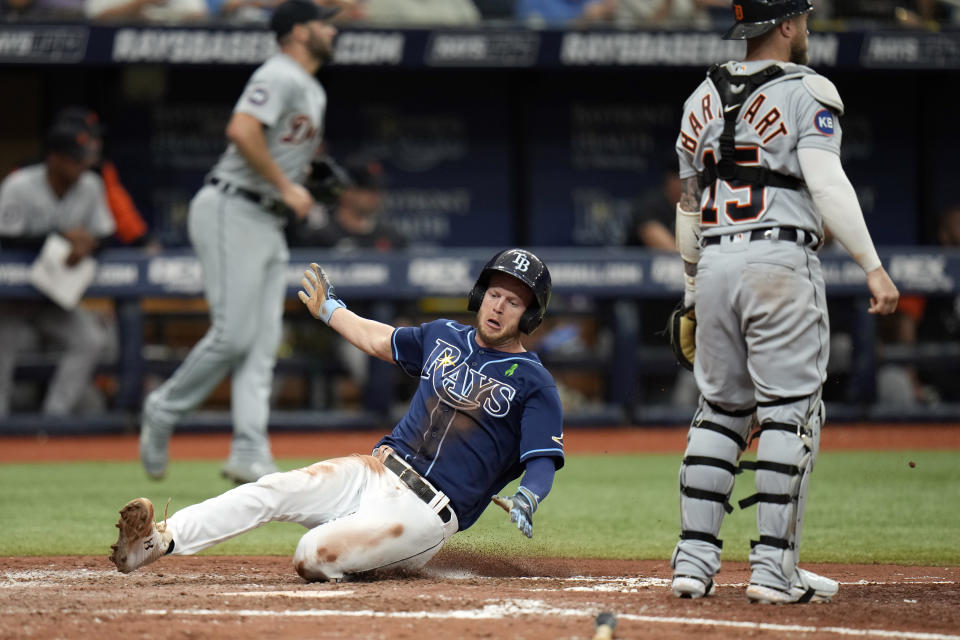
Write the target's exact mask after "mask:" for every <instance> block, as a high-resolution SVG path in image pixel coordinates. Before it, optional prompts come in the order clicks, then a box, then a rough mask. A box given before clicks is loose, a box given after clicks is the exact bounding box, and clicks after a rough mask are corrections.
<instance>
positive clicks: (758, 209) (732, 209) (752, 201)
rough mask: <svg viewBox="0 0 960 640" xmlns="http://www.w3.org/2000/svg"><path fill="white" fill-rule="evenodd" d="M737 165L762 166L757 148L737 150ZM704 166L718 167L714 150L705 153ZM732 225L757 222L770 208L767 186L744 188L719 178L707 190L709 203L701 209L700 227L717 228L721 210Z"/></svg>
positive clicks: (738, 148) (747, 185) (741, 185)
mask: <svg viewBox="0 0 960 640" xmlns="http://www.w3.org/2000/svg"><path fill="white" fill-rule="evenodd" d="M734 159H735V160H736V162H737V164H743V165H756V164H758V163H759V162H760V151H759V148H758V147H737V152H736V154H735V155H734ZM703 164H704V166H711V165H712V166H716V160H715V156H714V155H713V150H712V149H707V150H706V151H704V152H703ZM721 203H722V204H721ZM721 206H722V207H723V213H724V215H725V216H726V217H727V219H728V220H730V222H733V223H738V222H749V221H751V220H758V219H759V218H760V217H762V216H763V214H764V212H765V211H766V208H767V190H766V187H764V186H758V185H751V184H741V183H740V181H739V180H730V181H727V180H724V179H722V178H717V179H716V180H714V181H713V182H712V183H711V184H710V187H709V188H708V189H707V201H706V202H705V203H704V204H703V207H701V209H700V224H717V223H718V222H719V216H720V207H721Z"/></svg>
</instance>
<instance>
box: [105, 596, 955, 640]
mask: <svg viewBox="0 0 960 640" xmlns="http://www.w3.org/2000/svg"><path fill="white" fill-rule="evenodd" d="M95 614H96V615H98V616H101V615H102V616H110V615H114V616H116V615H134V614H135V615H148V616H170V615H174V616H196V617H250V618H255V617H260V618H269V617H289V618H325V617H330V618H334V617H347V618H400V619H420V620H493V619H502V618H508V617H519V616H531V615H536V616H566V617H571V618H588V619H592V618H593V617H594V615H595V612H590V611H585V610H583V609H563V608H557V607H552V606H550V605H548V604H547V603H546V602H544V601H542V600H514V601H508V602H501V603H494V604H487V605H485V606H483V607H481V608H479V609H454V610H450V611H374V610H371V609H365V610H353V611H343V610H336V609H305V610H285V611H270V610H264V609H233V610H230V609H147V610H142V611H128V610H104V611H98V612H95ZM617 618H618V619H620V620H630V621H636V622H646V623H653V624H665V625H697V626H701V627H726V628H733V629H747V630H754V631H777V632H785V633H804V634H816V633H829V634H835V635H842V636H854V637H862V638H904V639H906V640H960V636H958V635H950V634H944V633H928V632H921V631H893V630H887V629H857V628H852V627H815V626H810V625H795V624H776V623H771V622H750V621H740V620H721V619H715V618H687V617H680V616H648V615H640V614H632V613H620V614H617Z"/></svg>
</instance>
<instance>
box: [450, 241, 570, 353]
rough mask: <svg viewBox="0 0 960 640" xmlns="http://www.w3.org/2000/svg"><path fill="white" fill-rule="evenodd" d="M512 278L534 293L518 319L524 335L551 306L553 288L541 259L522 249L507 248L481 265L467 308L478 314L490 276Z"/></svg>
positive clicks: (530, 331)
mask: <svg viewBox="0 0 960 640" xmlns="http://www.w3.org/2000/svg"><path fill="white" fill-rule="evenodd" d="M497 271H499V272H501V273H506V274H507V275H511V276H513V277H514V278H516V279H517V280H519V281H520V282H522V283H523V284H525V285H527V286H528V287H530V290H531V291H533V302H531V303H530V306H529V307H527V310H526V311H524V312H523V315H522V316H520V325H519V326H520V331H523V332H524V333H526V334H530V333H533V332H534V331H535V330H536V328H537V327H538V326H540V322H542V321H543V314H544V313H546V311H547V305H548V304H549V303H550V291H551V290H552V289H553V285H552V284H551V282H550V271H549V270H548V269H547V265H545V264H544V263H543V260H541V259H540V258H538V257H537V256H535V255H534V254H532V253H530V252H529V251H526V250H525V249H506V250H504V251H501V252H500V253H498V254H497V255H495V256H493V257H492V258H490V260H488V261H487V264H485V265H484V266H483V270H482V271H481V272H480V277H479V278H477V283H476V284H475V285H473V289H471V291H470V296H469V298H467V309H468V310H469V311H479V310H480V303H481V302H483V296H484V295H485V294H486V292H487V287H488V286H489V285H490V276H492V275H493V274H494V273H495V272H497Z"/></svg>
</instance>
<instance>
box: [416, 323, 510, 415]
mask: <svg viewBox="0 0 960 640" xmlns="http://www.w3.org/2000/svg"><path fill="white" fill-rule="evenodd" d="M462 355H463V354H462V352H461V350H460V349H459V348H458V347H456V346H454V345H452V344H450V343H448V342H445V341H443V340H440V339H438V340H437V344H436V346H435V347H434V348H433V351H432V352H431V353H430V356H429V357H428V358H427V361H426V364H425V366H424V367H423V372H422V373H421V374H420V377H421V378H424V379H431V380H432V381H433V390H434V393H436V394H437V397H438V398H439V399H440V400H442V401H443V402H445V403H446V404H448V405H450V406H452V407H454V408H457V409H461V410H463V411H475V410H476V409H481V408H482V409H483V410H484V411H485V412H486V413H488V414H489V415H491V416H493V417H495V418H501V417H503V416H505V415H507V413H509V412H510V401H511V400H513V397H514V396H515V395H516V394H517V390H516V389H515V388H513V387H511V386H510V385H508V384H506V383H504V382H501V381H500V380H497V379H496V378H491V377H490V376H487V375H485V374H483V373H480V372H479V371H477V370H476V369H473V368H471V367H470V365H469V364H467V363H466V362H461V361H460V359H461V357H462Z"/></svg>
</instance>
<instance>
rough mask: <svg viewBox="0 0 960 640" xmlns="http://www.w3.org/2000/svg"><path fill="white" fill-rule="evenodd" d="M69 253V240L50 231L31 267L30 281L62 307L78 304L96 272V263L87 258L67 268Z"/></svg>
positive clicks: (68, 307)
mask: <svg viewBox="0 0 960 640" xmlns="http://www.w3.org/2000/svg"><path fill="white" fill-rule="evenodd" d="M69 255H70V242H69V241H68V240H67V239H66V238H64V237H63V236H60V235H57V234H56V233H51V234H50V235H48V236H47V240H46V242H44V243H43V249H41V250H40V255H39V256H37V259H36V260H34V261H33V265H32V266H31V267H30V284H32V285H33V286H35V287H36V288H37V289H38V290H40V291H41V292H42V293H44V294H46V296H47V297H48V298H50V299H51V300H53V301H54V302H56V303H57V304H58V305H60V306H61V307H63V308H64V309H73V308H74V307H76V306H77V303H78V302H80V298H82V297H83V292H84V291H86V290H87V287H89V286H90V283H91V282H93V277H94V276H95V275H96V273H97V262H96V261H95V260H94V259H93V258H90V257H86V258H84V259H83V260H81V261H80V262H78V263H77V264H75V265H74V266H72V267H68V266H67V256H69Z"/></svg>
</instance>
